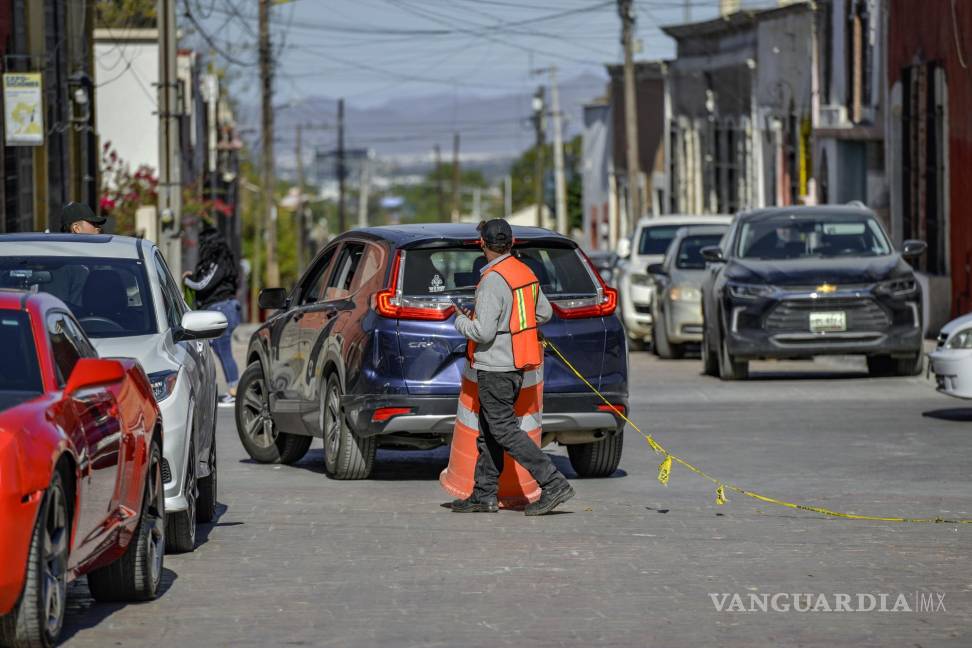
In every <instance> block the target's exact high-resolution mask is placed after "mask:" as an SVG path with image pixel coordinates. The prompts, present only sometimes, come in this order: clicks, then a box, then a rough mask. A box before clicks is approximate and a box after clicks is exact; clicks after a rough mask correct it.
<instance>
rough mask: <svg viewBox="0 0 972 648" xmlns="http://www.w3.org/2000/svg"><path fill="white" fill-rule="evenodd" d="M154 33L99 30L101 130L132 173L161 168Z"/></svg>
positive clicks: (96, 51)
mask: <svg viewBox="0 0 972 648" xmlns="http://www.w3.org/2000/svg"><path fill="white" fill-rule="evenodd" d="M154 39H155V30H127V31H120V30H114V31H113V30H101V29H99V30H96V31H95V44H94V59H95V65H94V71H95V78H94V82H95V85H96V86H97V88H98V90H97V92H95V107H96V108H95V110H96V128H97V131H98V136H99V138H100V140H101V143H102V145H104V144H105V143H108V142H110V143H111V146H112V147H113V148H114V149H115V150H116V151H117V152H118V155H119V156H120V157H121V158H122V159H123V160H124V161H125V162H127V163H128V164H129V165H130V168H131V169H132V170H134V169H136V168H138V166H140V165H142V164H147V165H149V166H151V167H152V168H153V169H157V168H158V165H159V117H158V114H156V113H157V109H158V107H157V103H156V102H157V90H156V84H157V83H158V81H159V53H158V52H159V48H158V44H157V42H156V41H155V40H154Z"/></svg>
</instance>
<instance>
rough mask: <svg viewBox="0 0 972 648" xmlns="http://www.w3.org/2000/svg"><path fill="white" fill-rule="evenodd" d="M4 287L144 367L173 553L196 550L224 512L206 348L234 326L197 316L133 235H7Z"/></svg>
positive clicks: (147, 246)
mask: <svg viewBox="0 0 972 648" xmlns="http://www.w3.org/2000/svg"><path fill="white" fill-rule="evenodd" d="M0 286H2V287H6V288H21V289H25V290H29V291H41V292H48V293H51V294H53V295H55V296H56V297H58V298H60V300H61V301H63V302H64V303H65V304H66V305H67V306H68V308H70V309H71V311H72V312H73V313H74V316H75V317H76V318H77V320H78V323H80V324H81V327H82V328H83V329H84V332H85V333H87V335H88V337H89V338H90V339H91V343H92V344H93V345H94V347H95V350H96V351H97V353H98V354H100V355H101V356H102V357H112V356H115V357H117V356H121V357H132V358H135V359H136V360H138V361H139V363H140V364H141V365H142V368H143V369H144V370H145V373H147V374H148V378H149V381H150V382H151V384H152V391H153V392H154V395H155V400H157V401H158V403H159V409H160V410H161V412H162V423H163V433H162V441H163V449H162V480H163V481H164V482H165V513H166V528H165V545H166V549H167V550H168V551H175V552H183V551H192V550H193V549H194V548H195V542H196V521H197V520H198V521H200V522H208V521H210V520H212V519H213V517H214V515H215V510H216V444H215V432H216V396H217V394H216V388H217V387H216V365H215V360H214V358H213V352H212V350H211V349H210V348H209V345H208V344H207V343H206V342H205V340H206V339H208V338H213V337H218V336H219V335H220V334H222V332H223V331H224V330H225V329H226V317H225V316H224V315H223V314H222V313H217V312H215V311H192V310H190V309H189V306H188V305H186V302H185V299H183V296H182V290H181V289H180V288H179V284H178V283H176V281H175V279H174V278H173V277H172V275H171V273H170V272H169V269H168V267H167V266H166V264H165V261H164V260H163V259H162V255H161V254H160V253H159V250H158V248H156V247H155V245H154V244H153V243H152V242H151V241H148V240H145V239H135V238H128V237H125V236H110V235H102V234H6V235H2V236H0ZM89 352H90V353H93V352H94V350H89V349H77V350H76V353H77V354H78V355H79V356H81V357H84V356H85V354H86V353H89Z"/></svg>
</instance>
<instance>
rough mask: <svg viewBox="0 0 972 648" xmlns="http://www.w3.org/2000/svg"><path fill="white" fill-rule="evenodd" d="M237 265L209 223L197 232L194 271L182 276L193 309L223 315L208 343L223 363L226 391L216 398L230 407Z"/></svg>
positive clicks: (237, 319)
mask: <svg viewBox="0 0 972 648" xmlns="http://www.w3.org/2000/svg"><path fill="white" fill-rule="evenodd" d="M238 267H239V265H238V264H237V262H236V255H234V254H233V250H231V249H230V246H229V245H228V244H227V243H226V241H225V240H224V239H223V235H222V234H220V232H219V230H217V229H216V228H215V227H213V226H212V225H210V224H208V223H207V224H206V225H205V226H203V230H202V232H200V233H199V261H198V262H197V263H196V270H195V272H187V273H185V274H184V275H183V281H184V282H185V284H186V286H188V287H189V288H191V289H193V290H194V291H196V308H199V309H200V310H214V311H219V312H220V313H222V314H223V315H225V316H226V322H227V326H226V330H225V331H224V332H223V334H222V335H221V336H219V337H218V338H216V339H215V340H212V341H211V342H210V344H211V345H212V347H213V350H214V351H215V352H216V357H218V358H219V362H220V364H221V365H222V366H223V375H224V376H225V377H226V384H227V386H228V388H229V393H228V394H225V395H223V396H221V397H220V399H219V404H220V406H224V407H230V406H232V405H233V404H234V403H235V402H236V383H237V382H239V380H240V374H239V369H238V368H237V366H236V361H235V360H234V359H233V331H234V330H235V329H236V327H237V326H239V325H240V317H241V308H240V302H239V300H238V299H236V290H237V288H238V286H239V272H238Z"/></svg>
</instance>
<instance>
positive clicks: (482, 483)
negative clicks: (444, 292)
mask: <svg viewBox="0 0 972 648" xmlns="http://www.w3.org/2000/svg"><path fill="white" fill-rule="evenodd" d="M479 234H480V246H481V247H482V249H483V254H484V255H485V256H486V261H487V263H486V266H485V267H484V268H483V269H482V271H481V278H480V281H479V285H478V286H477V287H476V304H475V310H474V312H475V315H473V314H472V313H468V312H465V311H463V310H462V309H460V312H459V313H458V314H457V316H456V330H458V331H459V332H460V333H462V335H464V336H465V337H466V338H467V339H468V340H469V342H468V349H469V352H468V353H467V357H468V358H469V361H470V362H471V363H472V368H473V369H475V370H476V379H477V382H478V387H479V438H478V439H477V442H476V445H477V448H478V450H479V457H478V459H477V460H476V469H475V482H476V485H475V487H474V488H473V492H472V495H471V496H470V497H469V498H467V499H464V500H456V501H454V502H453V503H452V510H453V511H455V512H457V513H481V512H483V513H493V512H495V511H497V510H498V507H497V500H496V495H497V485H498V481H499V474H500V472H501V471H502V468H503V451H504V450H505V451H506V452H508V453H509V454H510V456H511V457H513V459H515V460H516V461H517V462H518V463H519V464H520V465H521V466H523V467H524V468H526V469H527V470H528V471H529V472H530V474H531V475H532V476H533V478H534V479H535V480H536V481H537V484H539V485H540V488H541V489H542V492H541V495H540V499H539V500H537V501H536V502H533V503H532V504H530V505H528V506H527V507H526V514H527V515H544V514H546V513H549V512H550V511H552V510H553V509H554V508H556V507H557V506H558V505H560V504H562V503H564V502H566V501H567V500H569V499H570V498H571V497H573V496H574V489H573V488H572V487H571V486H570V484H569V483H568V482H567V478H566V477H564V476H563V474H562V473H561V472H560V471H558V470H557V468H556V467H555V466H554V465H553V462H552V461H551V460H550V457H548V456H547V455H546V454H545V453H544V452H543V451H542V450H540V448H539V447H538V446H537V444H536V443H534V442H533V440H531V439H530V437H529V436H528V435H527V433H526V432H524V431H523V430H521V429H520V423H519V420H518V418H517V416H516V413H515V411H514V405H515V403H516V399H517V397H518V396H519V395H520V388H521V387H522V386H523V371H524V369H535V368H537V367H538V366H540V364H541V362H542V360H543V349H542V347H541V346H540V339H539V335H538V331H537V327H538V326H539V325H540V324H543V323H544V322H546V321H548V320H549V319H550V317H551V315H552V314H553V312H552V309H551V307H550V302H548V301H547V298H546V297H545V296H544V294H543V292H542V291H541V290H540V283H539V282H538V281H537V278H536V276H535V275H534V274H533V271H532V270H530V268H529V267H528V266H527V265H526V264H525V263H523V262H522V261H520V260H519V259H517V258H516V257H514V256H512V255H511V254H510V251H511V250H512V248H513V230H512V228H511V227H510V224H509V223H508V222H506V221H505V220H504V219H502V218H497V219H494V220H491V221H483V222H482V223H480V224H479Z"/></svg>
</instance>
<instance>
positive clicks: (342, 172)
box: [337, 99, 348, 234]
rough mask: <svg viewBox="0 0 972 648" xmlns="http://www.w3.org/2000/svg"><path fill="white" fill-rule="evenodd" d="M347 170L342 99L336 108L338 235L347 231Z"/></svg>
mask: <svg viewBox="0 0 972 648" xmlns="http://www.w3.org/2000/svg"><path fill="white" fill-rule="evenodd" d="M346 175H347V169H346V168H345V165H344V99H338V106H337V181H338V234H340V233H342V232H346V231H347V230H348V217H347V214H345V213H344V179H345V176H346Z"/></svg>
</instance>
